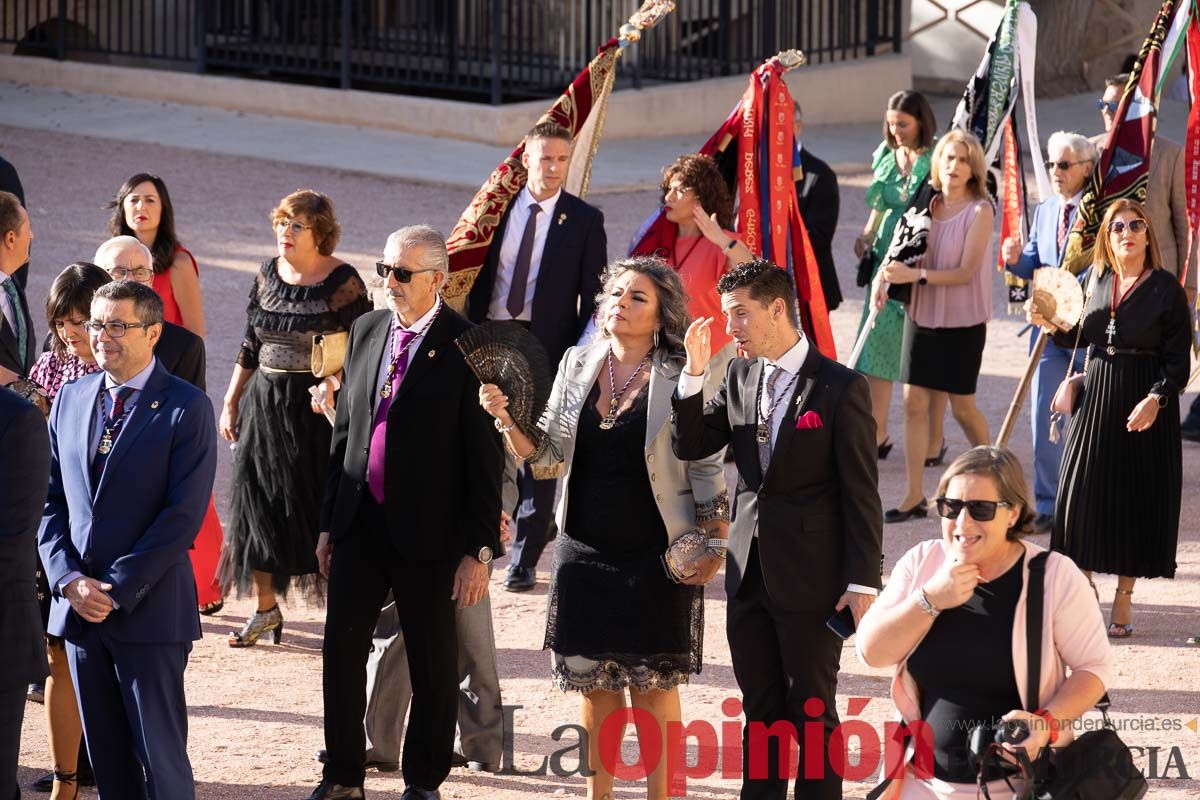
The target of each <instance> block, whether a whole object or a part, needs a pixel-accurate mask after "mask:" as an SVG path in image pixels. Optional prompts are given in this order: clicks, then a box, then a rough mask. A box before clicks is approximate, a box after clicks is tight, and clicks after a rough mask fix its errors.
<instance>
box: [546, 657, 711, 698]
mask: <svg viewBox="0 0 1200 800" xmlns="http://www.w3.org/2000/svg"><path fill="white" fill-rule="evenodd" d="M552 655H553V663H552V672H553V679H554V684H555V685H556V686H557V687H558V688H559V690H560V691H563V692H583V693H587V692H594V691H596V690H603V691H608V692H617V691H621V690H623V689H625V688H626V687H631V688H634V689H637V690H638V691H639V692H648V691H650V690H652V689H660V690H666V689H674V688H675V687H676V686H678V685H680V684H681V683H687V682H688V676H689V673H690V672H691V670H689V669H688V667H689V665H688V664H686V663H683V662H685V661H686V660H687V658H686V656H684V657H679V656H662V657H661V658H658V659H655V658H654V657H646V656H621V655H618V656H609V657H602V658H601V659H600V660H596V659H592V658H588V657H587V656H564V655H560V654H559V653H553V654H552ZM647 661H651V662H653V663H646V662H647ZM695 671H696V672H699V670H695Z"/></svg>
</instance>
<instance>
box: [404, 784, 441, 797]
mask: <svg viewBox="0 0 1200 800" xmlns="http://www.w3.org/2000/svg"><path fill="white" fill-rule="evenodd" d="M400 800H442V795H441V793H440V792H439V791H438V790H437V789H418V788H417V787H416V786H409V787H407V788H405V790H404V794H402V795H400Z"/></svg>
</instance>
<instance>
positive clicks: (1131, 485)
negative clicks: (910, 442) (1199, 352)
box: [1030, 199, 1192, 639]
mask: <svg viewBox="0 0 1200 800" xmlns="http://www.w3.org/2000/svg"><path fill="white" fill-rule="evenodd" d="M1091 269H1092V270H1093V271H1096V272H1095V274H1093V275H1091V276H1090V277H1089V278H1088V280H1087V283H1086V286H1087V287H1088V288H1087V290H1086V295H1087V300H1086V301H1085V302H1084V309H1083V319H1082V321H1081V323H1080V325H1079V326H1077V327H1076V328H1074V329H1072V330H1070V331H1067V332H1065V333H1062V332H1057V329H1053V328H1051V327H1050V326H1049V323H1048V322H1047V321H1046V320H1045V319H1043V318H1042V317H1041V316H1040V315H1037V314H1033V313H1031V314H1030V321H1031V322H1033V323H1035V324H1037V325H1041V326H1042V327H1045V328H1048V329H1049V330H1053V331H1055V334H1054V341H1055V343H1056V344H1058V345H1060V346H1062V347H1070V348H1076V347H1080V346H1082V347H1085V348H1088V358H1087V360H1086V361H1085V366H1084V372H1083V374H1081V375H1077V376H1074V377H1073V378H1071V379H1070V380H1069V381H1068V382H1065V384H1064V385H1063V386H1062V387H1061V388H1060V389H1059V393H1058V395H1056V396H1055V400H1054V406H1055V408H1054V410H1055V411H1057V412H1060V413H1064V412H1070V413H1071V424H1070V427H1069V428H1068V431H1067V442H1066V445H1065V447H1064V448H1063V456H1062V466H1061V468H1060V471H1059V477H1058V500H1057V502H1056V504H1055V508H1054V529H1053V533H1052V534H1051V538H1050V547H1051V548H1052V549H1054V550H1058V551H1061V552H1063V553H1066V554H1067V555H1068V556H1070V557H1071V559H1072V560H1073V561H1074V562H1075V563H1076V564H1078V565H1079V568H1080V569H1082V570H1083V571H1084V572H1085V573H1086V574H1087V575H1088V578H1089V579H1090V578H1091V573H1092V572H1093V571H1095V572H1107V573H1109V574H1115V575H1118V576H1120V577H1118V578H1117V590H1116V595H1115V596H1114V597H1113V604H1112V615H1111V616H1110V618H1109V622H1110V624H1109V626H1108V635H1109V636H1110V637H1112V638H1115V639H1124V638H1127V637H1128V636H1130V635H1132V634H1133V599H1132V598H1133V584H1134V581H1135V580H1136V579H1137V578H1161V577H1167V578H1173V577H1175V548H1176V545H1177V543H1178V539H1179V506H1180V497H1181V494H1182V491H1183V453H1182V443H1181V438H1180V433H1179V394H1180V393H1181V392H1182V391H1183V389H1184V387H1185V386H1186V385H1187V380H1188V366H1189V350H1190V348H1191V341H1192V339H1191V329H1190V325H1189V319H1188V317H1189V315H1188V307H1187V296H1186V295H1185V293H1184V291H1183V287H1181V286H1180V285H1179V281H1178V280H1177V279H1176V278H1175V276H1173V275H1171V274H1170V273H1169V272H1166V271H1164V270H1163V268H1162V260H1161V257H1160V255H1159V251H1158V242H1157V240H1156V239H1155V237H1154V229H1153V228H1151V227H1150V223H1149V221H1148V217H1147V214H1146V209H1145V208H1144V207H1143V206H1141V205H1140V204H1139V203H1136V202H1134V201H1132V200H1126V199H1121V200H1117V201H1116V202H1115V203H1113V204H1112V205H1111V206H1109V208H1108V211H1107V212H1106V213H1105V215H1104V219H1103V221H1102V222H1101V223H1100V231H1099V232H1098V233H1097V234H1096V250H1095V260H1094V263H1093V265H1092V267H1091ZM1081 393H1082V397H1080V394H1081Z"/></svg>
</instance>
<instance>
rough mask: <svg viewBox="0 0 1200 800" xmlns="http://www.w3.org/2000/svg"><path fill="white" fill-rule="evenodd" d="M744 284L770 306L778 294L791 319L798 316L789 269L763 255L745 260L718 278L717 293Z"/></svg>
mask: <svg viewBox="0 0 1200 800" xmlns="http://www.w3.org/2000/svg"><path fill="white" fill-rule="evenodd" d="M743 287H746V288H748V289H749V290H750V297H751V299H753V300H757V301H758V302H760V303H762V304H763V305H764V306H769V305H770V304H771V303H772V302H773V301H774V300H775V298H777V297H778V298H779V299H780V300H782V301H783V305H784V307H785V308H787V312H788V318H789V319H791V320H795V319H796V286H795V284H793V283H792V278H791V276H790V275H788V274H787V272H785V271H784V270H782V269H780V268H779V267H777V266H775V265H774V264H772V263H771V262H770V261H767V260H766V259H762V258H758V259H755V260H754V261H744V262H742V263H741V264H738V265H737V266H736V267H734V268H733V269H731V270H730V271H729V272H726V273H725V274H724V275H722V276H721V278H720V279H719V280H718V281H717V292H719V293H720V294H727V293H729V292H732V291H733V290H734V289H741V288H743Z"/></svg>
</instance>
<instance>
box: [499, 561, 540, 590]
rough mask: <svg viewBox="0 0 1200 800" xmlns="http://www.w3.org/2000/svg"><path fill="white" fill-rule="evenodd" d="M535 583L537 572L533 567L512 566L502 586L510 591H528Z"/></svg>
mask: <svg viewBox="0 0 1200 800" xmlns="http://www.w3.org/2000/svg"><path fill="white" fill-rule="evenodd" d="M535 584H537V573H536V572H535V571H534V569H533V567H518V566H512V567H509V568H508V576H507V577H506V578H505V579H504V588H505V589H506V590H507V591H510V592H528V591H529V590H530V589H532V588H533V587H534V585H535Z"/></svg>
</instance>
